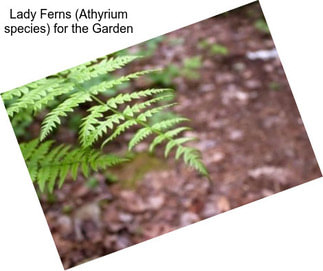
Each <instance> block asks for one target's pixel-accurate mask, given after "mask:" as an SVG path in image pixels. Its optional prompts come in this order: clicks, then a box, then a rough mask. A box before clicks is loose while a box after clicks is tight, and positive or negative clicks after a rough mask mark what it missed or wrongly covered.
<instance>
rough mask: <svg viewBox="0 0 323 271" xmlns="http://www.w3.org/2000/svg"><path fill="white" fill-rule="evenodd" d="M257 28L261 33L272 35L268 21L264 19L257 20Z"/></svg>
mask: <svg viewBox="0 0 323 271" xmlns="http://www.w3.org/2000/svg"><path fill="white" fill-rule="evenodd" d="M255 28H256V29H258V30H259V31H261V32H263V33H265V34H269V33H270V32H269V28H268V25H267V23H266V21H265V20H264V19H263V18H260V19H258V20H256V22H255Z"/></svg>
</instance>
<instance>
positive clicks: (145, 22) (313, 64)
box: [0, 0, 323, 271]
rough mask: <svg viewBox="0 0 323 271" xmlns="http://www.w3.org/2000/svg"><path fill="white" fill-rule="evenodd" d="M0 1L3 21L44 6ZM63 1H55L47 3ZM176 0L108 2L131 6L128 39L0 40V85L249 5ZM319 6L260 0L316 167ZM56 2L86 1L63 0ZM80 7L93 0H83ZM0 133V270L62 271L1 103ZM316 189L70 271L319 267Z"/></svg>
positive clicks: (322, 187)
mask: <svg viewBox="0 0 323 271" xmlns="http://www.w3.org/2000/svg"><path fill="white" fill-rule="evenodd" d="M3 2H4V1H2V2H1V14H0V18H1V24H3V20H4V15H3V12H4V9H5V8H7V7H10V6H20V7H23V6H30V7H31V6H39V5H40V6H43V5H44V3H43V2H40V1H28V3H25V2H23V1H10V2H9V1H7V2H6V3H3ZM62 2H63V1H54V2H52V4H51V6H54V5H57V6H58V5H59V4H62ZM104 2H106V1H104ZM178 2H179V1H177V2H176V1H163V2H160V3H156V2H154V3H153V2H152V1H137V2H134V1H131V0H129V1H118V2H114V3H113V4H111V3H109V5H110V6H111V5H113V6H114V7H117V6H119V5H120V6H121V5H124V6H126V7H129V9H131V10H132V11H133V12H134V13H135V14H137V15H138V16H140V17H135V18H134V19H133V22H134V23H135V24H136V25H137V31H138V32H137V34H136V35H135V36H134V37H133V38H131V40H127V39H126V38H125V39H120V38H118V39H114V38H110V39H109V41H108V42H106V43H104V44H103V45H102V44H97V43H96V42H94V41H91V40H88V39H81V38H80V39H79V40H78V44H79V46H78V47H77V46H76V47H75V43H74V41H73V40H70V41H69V43H68V44H64V47H65V46H66V47H65V48H67V49H66V50H65V51H62V50H61V48H62V47H61V46H60V45H57V44H58V43H60V42H62V40H56V41H51V42H46V41H41V40H40V41H39V40H37V39H34V41H31V40H30V39H25V40H16V41H15V42H14V43H13V42H10V40H7V39H4V38H3V36H1V34H0V38H1V54H2V55H1V60H2V61H1V74H2V78H1V89H3V90H5V89H9V88H12V87H16V86H18V85H21V84H24V83H27V82H29V81H32V80H36V79H39V78H41V77H42V76H45V75H47V74H50V73H53V72H56V71H59V70H62V69H63V68H68V67H70V66H73V65H76V64H79V63H81V62H83V61H86V60H89V59H92V58H94V57H97V56H101V55H104V54H106V53H109V52H112V51H114V50H117V49H120V48H123V47H127V46H129V45H131V44H135V43H137V42H140V41H143V40H146V39H148V38H151V37H153V36H158V35H160V34H163V33H164V32H168V31H171V30H174V29H176V28H178V27H181V26H184V25H187V24H190V23H194V22H196V21H199V20H201V19H204V18H207V17H210V16H212V15H214V14H216V13H220V12H223V11H225V10H228V9H230V8H233V7H237V6H239V5H241V4H243V3H247V2H249V1H231V0H230V1H229V0H225V1H224V0H223V1H198V2H197V1H186V2H185V5H183V3H178ZM100 3H101V2H100ZM320 3H321V1H319V0H317V1H315V0H307V1H292V0H285V1H273V0H262V1H261V5H262V7H263V9H264V13H265V16H266V19H267V21H268V24H269V27H270V29H271V33H272V35H273V38H274V41H275V44H276V47H277V49H278V52H279V55H280V58H281V60H282V63H283V66H284V68H285V71H286V74H287V77H288V79H289V82H290V85H291V88H292V90H293V93H294V96H295V98H296V101H297V104H298V106H299V110H300V112H301V115H302V118H303V121H304V123H305V126H306V129H307V132H308V135H309V137H310V140H311V143H312V145H313V148H314V151H315V153H316V155H317V159H318V162H319V164H320V165H321V166H322V163H323V148H322V147H320V141H321V140H322V138H323V137H322V136H323V129H322V126H323V125H322V121H321V116H322V115H323V107H322V106H321V103H320V101H321V100H322V97H323V95H322V91H321V88H322V79H321V78H322V75H321V71H322V68H321V66H322V62H323V50H322V48H323V43H322V35H320V33H321V32H322V29H321V27H322V25H323V24H322V19H321V18H322V17H321V10H322V9H321V8H320V7H321V6H320ZM64 4H65V6H68V5H69V6H72V5H82V4H84V3H83V2H82V1H77V2H76V1H75V2H73V3H72V2H71V1H69V2H67V1H64ZM87 5H92V7H93V6H94V5H98V6H99V5H100V4H99V2H96V1H91V2H90V3H88V4H87ZM101 5H102V3H101ZM105 5H107V3H105ZM167 10H168V11H169V13H168V15H167V16H165V15H162V14H167V13H166V11H167ZM139 18H141V19H139ZM81 40H82V43H81V44H80V41H81ZM73 43H74V44H73ZM44 46H45V47H44ZM57 46H58V47H57ZM55 48H56V49H55ZM57 48H58V49H59V50H57ZM89 48H91V49H89ZM26 49H27V54H26ZM36 52H37V53H36ZM49 53H50V54H49ZM44 56H46V59H45V58H44ZM15 59H19V61H17V60H16V61H14V60H15ZM40 64H41V65H40ZM40 67H41V68H40ZM0 127H1V133H0V165H1V171H0V177H1V181H2V187H1V190H0V214H1V217H0V218H1V223H0V225H1V226H0V249H1V251H0V253H1V254H0V255H1V261H0V269H1V270H33V271H37V270H46V271H47V270H48V271H51V270H55V271H57V270H63V268H62V265H61V262H60V260H59V257H58V254H57V251H56V248H55V245H54V242H53V240H52V237H51V235H50V232H49V229H48V225H47V223H46V221H45V219H44V215H43V213H42V210H41V207H40V204H39V202H38V199H37V197H36V194H35V192H34V190H33V187H32V185H31V183H28V182H26V180H27V179H29V176H28V173H27V169H26V167H25V165H24V161H23V158H22V156H21V153H20V151H19V148H18V145H17V142H16V139H15V137H14V134H13V131H12V128H11V126H10V122H9V119H8V117H7V115H6V112H5V109H4V107H3V104H2V103H1V104H0ZM322 191H323V183H322V178H320V179H318V180H316V181H312V182H309V183H307V184H304V185H301V186H298V187H296V188H293V189H290V190H288V191H285V192H282V193H279V194H277V195H274V196H271V197H269V198H266V199H262V200H259V201H257V202H254V203H252V204H248V205H246V206H243V207H240V208H238V209H235V210H232V211H230V212H227V213H225V214H222V215H219V216H216V217H214V218H211V219H208V220H205V221H202V222H199V223H196V224H194V225H191V226H188V227H185V228H182V229H180V230H177V231H174V232H172V233H169V234H166V235H163V236H160V237H158V238H155V239H152V240H150V241H147V242H144V243H141V244H139V245H136V246H133V247H131V248H128V249H125V250H122V251H119V252H117V253H114V254H111V255H108V256H105V257H102V258H100V259H97V260H94V261H91V262H89V263H86V264H83V265H80V266H78V267H75V268H73V270H107V269H111V270H257V271H258V270H323V262H322V259H321V253H322V244H323V233H322V228H323V219H322V215H321V214H322V206H323V197H322Z"/></svg>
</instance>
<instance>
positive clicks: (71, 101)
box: [40, 92, 92, 141]
mask: <svg viewBox="0 0 323 271" xmlns="http://www.w3.org/2000/svg"><path fill="white" fill-rule="evenodd" d="M89 101H92V98H91V95H90V94H89V93H87V92H76V93H74V94H72V95H71V97H70V98H68V99H66V100H65V101H64V102H62V103H61V104H59V105H58V106H57V107H56V108H55V109H53V110H52V111H51V112H49V113H48V114H47V116H46V118H45V119H44V121H43V123H42V128H41V133H40V140H41V141H43V140H44V139H45V138H46V137H47V136H48V135H49V134H50V133H51V132H52V131H53V130H54V129H55V128H56V127H57V125H58V124H60V123H61V120H60V117H66V116H67V113H68V112H73V111H74V108H76V107H78V106H79V105H80V104H82V103H85V102H89Z"/></svg>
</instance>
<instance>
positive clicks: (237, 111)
mask: <svg viewBox="0 0 323 271" xmlns="http://www.w3.org/2000/svg"><path fill="white" fill-rule="evenodd" d="M259 16H260V17H261V16H262V13H261V11H259V6H258V5H251V6H249V7H245V8H242V9H238V10H234V11H231V12H229V13H226V14H223V15H221V16H217V17H214V18H210V19H208V20H205V21H202V22H200V23H197V24H193V25H191V26H188V27H185V28H183V29H180V30H177V31H175V32H172V33H170V34H167V35H165V36H164V38H163V40H162V41H160V42H159V43H158V46H157V48H156V50H155V51H154V53H153V55H152V56H151V57H149V58H146V59H143V60H140V61H138V62H136V63H134V64H133V65H130V66H129V67H128V68H127V69H125V71H126V72H127V73H128V72H130V71H134V70H142V69H146V68H151V67H167V66H169V65H170V64H172V65H178V66H179V67H181V66H183V60H184V59H186V58H188V57H195V56H199V60H200V62H201V65H200V67H198V69H196V68H194V67H193V68H192V69H193V70H194V69H195V70H194V71H193V75H189V76H174V78H173V80H172V83H171V84H172V86H173V87H174V88H175V89H176V101H177V102H178V105H177V106H175V107H174V110H175V112H176V113H177V114H180V115H183V116H185V117H188V118H190V119H191V122H190V123H189V125H190V126H191V127H192V128H193V129H192V131H189V132H188V133H189V134H190V135H193V136H196V137H197V138H198V139H199V140H198V141H196V142H195V143H194V144H193V145H194V146H195V147H196V148H197V149H199V150H200V151H201V152H202V155H203V161H204V162H205V164H206V166H207V168H208V170H209V172H210V176H211V180H212V181H211V182H209V181H208V180H207V179H206V178H203V177H201V176H199V175H198V174H197V173H196V172H195V171H193V170H191V169H189V168H187V167H185V166H184V165H183V163H181V162H175V161H174V160H173V158H171V159H168V160H167V161H166V160H164V159H163V158H162V157H163V156H162V154H161V153H157V155H156V156H150V155H149V154H147V153H145V152H144V153H141V154H138V155H137V156H136V157H135V158H134V161H133V162H131V163H129V164H125V165H124V166H121V167H119V168H118V169H117V170H114V171H113V172H112V173H113V174H114V175H115V176H117V178H118V180H119V181H118V182H114V183H111V184H107V183H106V178H107V174H106V173H102V174H100V173H96V174H94V175H93V182H94V183H95V185H91V180H90V181H89V180H84V179H83V178H82V177H81V176H80V177H79V178H78V180H77V181H76V182H67V183H66V184H65V185H64V186H63V188H62V189H60V190H57V191H55V199H54V200H48V199H47V200H46V199H42V200H41V203H42V206H43V208H44V211H45V215H46V218H47V221H48V223H49V226H50V229H51V231H52V233H53V237H54V240H55V243H56V245H57V248H58V251H59V254H60V256H61V258H62V261H63V264H64V266H65V268H69V267H72V266H74V265H76V264H80V263H82V262H85V261H88V260H90V259H94V258H97V257H99V256H102V255H106V254H108V253H111V252H114V251H117V250H119V249H123V248H126V247H128V246H131V245H133V244H137V243H140V242H142V241H144V240H148V239H150V238H152V237H155V236H158V235H160V234H163V233H166V232H169V231H171V230H174V229H178V228H180V227H183V226H186V225H189V224H191V223H194V222H197V221H200V220H202V219H205V218H207V217H210V216H214V215H217V214H220V213H222V212H225V211H228V210H230V209H232V208H235V207H237V206H241V205H243V204H247V203H250V202H252V201H255V200H257V199H261V198H263V197H265V196H269V195H272V194H274V193H277V192H280V191H282V190H285V189H287V188H290V187H293V186H295V185H298V184H301V183H304V182H306V181H309V180H312V179H315V178H317V177H319V176H321V173H320V170H319V168H318V165H317V162H316V159H315V156H314V153H313V151H312V148H311V145H310V142H309V140H308V137H307V134H306V132H305V129H304V126H303V123H302V120H301V118H300V115H299V112H298V110H297V107H296V104H295V101H294V98H293V95H292V93H291V90H290V88H289V85H288V82H287V80H286V77H285V74H284V71H283V68H282V66H281V63H280V60H279V58H278V57H275V56H274V57H270V58H269V59H254V60H252V59H250V57H249V58H248V56H247V55H248V52H255V51H259V50H269V51H270V50H272V49H273V48H274V44H273V41H272V39H271V36H270V34H268V33H265V32H263V31H260V30H259V29H258V28H257V27H255V21H256V20H257V19H259ZM201 41H203V42H201ZM209 44H221V45H223V46H225V48H226V50H227V52H225V51H223V50H224V49H223V48H222V49H221V48H220V49H219V48H218V50H219V51H221V50H222V53H221V52H220V53H215V52H212V50H210V47H209ZM139 49H140V45H139V46H135V47H133V48H131V49H129V51H130V52H131V51H132V52H136V51H138V50H139ZM214 50H215V51H216V48H214ZM193 66H194V65H193ZM196 72H197V75H196ZM188 73H190V71H189V72H188ZM189 77H191V78H189ZM192 77H194V78H192ZM136 82H137V83H134V84H133V85H132V86H131V87H134V88H136V89H139V88H143V87H146V85H147V86H149V84H150V83H151V82H146V81H141V80H139V81H136ZM72 136H73V135H72ZM146 147H147V145H145V143H142V144H140V145H138V147H137V151H138V152H140V151H141V150H142V149H145V148H146ZM115 148H116V149H120V151H122V150H123V149H126V143H125V142H122V141H120V142H119V143H118V142H117V143H116V146H115ZM112 173H111V174H112ZM111 176H113V175H111Z"/></svg>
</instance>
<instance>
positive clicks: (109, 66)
mask: <svg viewBox="0 0 323 271" xmlns="http://www.w3.org/2000/svg"><path fill="white" fill-rule="evenodd" d="M138 58H139V56H118V57H116V58H109V59H103V60H102V61H100V62H99V63H97V64H94V65H93V64H92V63H93V62H88V63H85V64H83V65H80V66H78V67H75V68H72V69H70V70H69V72H70V73H69V76H68V77H69V78H71V79H73V80H75V81H76V82H78V83H84V82H85V81H88V80H91V79H92V78H95V77H98V76H100V75H103V74H106V73H108V72H112V71H115V70H117V69H120V68H122V67H123V66H125V65H126V64H128V63H130V62H132V61H133V60H135V59H138Z"/></svg>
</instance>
